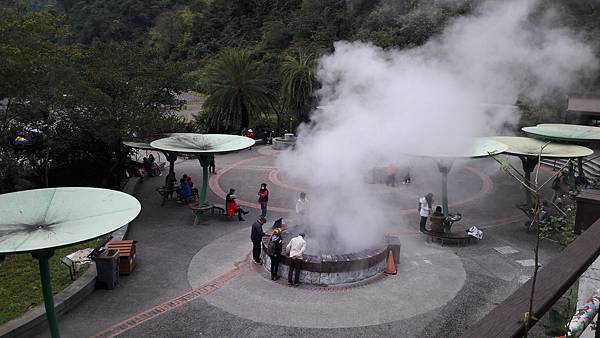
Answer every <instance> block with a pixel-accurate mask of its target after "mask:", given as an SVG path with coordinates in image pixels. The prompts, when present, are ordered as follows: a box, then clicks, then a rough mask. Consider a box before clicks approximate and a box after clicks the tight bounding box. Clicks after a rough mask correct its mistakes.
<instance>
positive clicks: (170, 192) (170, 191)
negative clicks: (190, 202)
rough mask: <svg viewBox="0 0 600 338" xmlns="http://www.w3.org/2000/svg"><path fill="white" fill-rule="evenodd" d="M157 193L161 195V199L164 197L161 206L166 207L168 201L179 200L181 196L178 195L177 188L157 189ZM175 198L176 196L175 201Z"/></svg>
mask: <svg viewBox="0 0 600 338" xmlns="http://www.w3.org/2000/svg"><path fill="white" fill-rule="evenodd" d="M156 192H157V193H158V194H159V195H160V197H162V202H161V203H160V205H161V206H163V205H165V202H166V201H167V200H171V201H178V200H179V194H178V193H177V188H166V187H160V188H156ZM173 196H175V199H174V198H173Z"/></svg>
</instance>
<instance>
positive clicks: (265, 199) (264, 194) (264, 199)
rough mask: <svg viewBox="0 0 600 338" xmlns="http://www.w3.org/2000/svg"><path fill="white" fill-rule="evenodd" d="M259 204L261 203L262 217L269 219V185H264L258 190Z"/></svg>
mask: <svg viewBox="0 0 600 338" xmlns="http://www.w3.org/2000/svg"><path fill="white" fill-rule="evenodd" d="M258 203H260V210H261V214H260V216H261V217H267V203H269V190H268V189H267V184H266V183H262V184H261V185H260V189H259V190H258Z"/></svg>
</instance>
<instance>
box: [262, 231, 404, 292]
mask: <svg viewBox="0 0 600 338" xmlns="http://www.w3.org/2000/svg"><path fill="white" fill-rule="evenodd" d="M269 240H270V238H269V237H265V238H263V242H262V246H263V250H262V253H261V256H262V261H263V264H264V267H265V269H267V271H271V259H270V257H269V256H268V255H267V254H266V252H267V245H268V244H269ZM288 241H289V239H288V240H286V238H285V237H284V243H283V256H282V259H281V261H280V263H279V271H278V274H279V276H280V277H281V278H287V275H288V268H289V265H290V258H289V257H288V256H287V254H286V253H285V247H286V245H287V242H288ZM390 243H397V241H395V242H391V241H390ZM389 250H392V251H393V252H394V256H395V257H396V264H397V263H398V260H397V257H398V256H399V252H400V245H399V243H398V244H393V245H392V244H390V245H385V246H382V247H379V248H372V249H366V250H362V251H358V252H353V253H348V254H337V255H336V254H321V255H308V254H304V255H303V257H302V258H303V261H302V268H301V269H300V282H301V283H305V284H315V285H334V284H343V283H352V282H357V281H361V280H363V279H367V278H369V277H373V276H375V275H376V274H378V273H382V272H383V270H384V269H385V266H386V258H387V254H388V251H389Z"/></svg>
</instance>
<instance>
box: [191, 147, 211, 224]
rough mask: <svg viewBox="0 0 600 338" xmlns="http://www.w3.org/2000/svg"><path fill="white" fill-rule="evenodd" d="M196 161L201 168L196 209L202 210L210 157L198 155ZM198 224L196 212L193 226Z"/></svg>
mask: <svg viewBox="0 0 600 338" xmlns="http://www.w3.org/2000/svg"><path fill="white" fill-rule="evenodd" d="M198 160H199V161H200V165H201V166H202V189H201V190H200V196H199V198H198V207H199V208H202V207H203V206H204V203H205V202H206V193H207V191H208V163H209V162H210V155H200V157H199V158H198ZM198 223H200V213H199V212H196V217H195V218H194V224H198Z"/></svg>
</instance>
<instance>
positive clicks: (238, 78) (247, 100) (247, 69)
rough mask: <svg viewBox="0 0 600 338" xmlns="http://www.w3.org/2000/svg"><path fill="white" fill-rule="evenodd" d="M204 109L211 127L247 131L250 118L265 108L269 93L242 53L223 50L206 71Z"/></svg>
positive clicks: (249, 56)
mask: <svg viewBox="0 0 600 338" xmlns="http://www.w3.org/2000/svg"><path fill="white" fill-rule="evenodd" d="M202 87H203V89H204V91H205V92H206V93H207V94H208V98H207V99H206V101H205V102H204V108H205V110H206V111H207V113H208V122H209V124H210V125H212V126H217V127H225V128H227V129H229V128H232V127H235V126H236V125H237V126H239V128H240V130H241V129H243V128H248V125H249V123H250V117H251V116H256V115H258V114H260V113H261V112H262V111H263V110H264V108H265V107H267V106H268V104H269V99H270V97H271V93H270V91H269V87H268V86H267V81H266V79H265V77H264V76H263V74H262V72H261V69H260V67H259V64H258V62H256V61H254V60H253V59H252V54H251V53H250V52H249V51H248V50H245V49H240V48H227V49H225V50H223V51H222V52H221V53H219V55H218V56H217V58H216V59H214V60H213V61H212V62H211V63H210V64H209V65H208V66H207V68H206V70H205V73H204V78H203V81H202Z"/></svg>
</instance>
